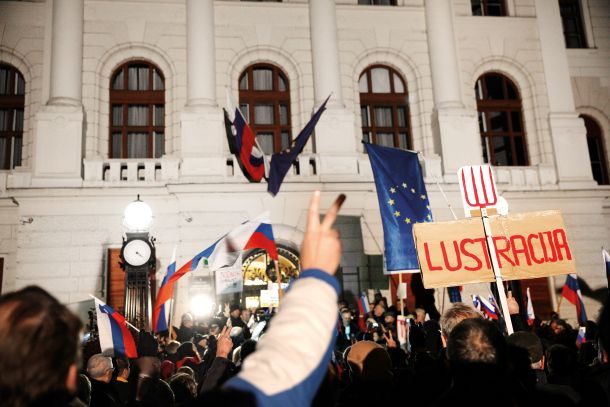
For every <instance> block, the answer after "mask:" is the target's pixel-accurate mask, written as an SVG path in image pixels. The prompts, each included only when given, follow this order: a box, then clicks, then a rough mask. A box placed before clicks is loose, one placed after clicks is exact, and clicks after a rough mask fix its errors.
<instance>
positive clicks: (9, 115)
mask: <svg viewBox="0 0 610 407" xmlns="http://www.w3.org/2000/svg"><path fill="white" fill-rule="evenodd" d="M24 106H25V80H24V79H23V75H21V72H19V71H18V70H17V69H16V68H15V67H13V66H11V65H8V64H3V63H0V170H10V169H13V168H15V167H17V166H20V165H21V149H22V146H23V120H24V117H23V112H24Z"/></svg>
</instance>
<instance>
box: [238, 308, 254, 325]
mask: <svg viewBox="0 0 610 407" xmlns="http://www.w3.org/2000/svg"><path fill="white" fill-rule="evenodd" d="M251 315H252V313H251V312H250V310H249V309H248V308H244V309H243V310H242V311H241V315H240V317H241V320H242V321H244V322H245V323H248V321H250V316H251Z"/></svg>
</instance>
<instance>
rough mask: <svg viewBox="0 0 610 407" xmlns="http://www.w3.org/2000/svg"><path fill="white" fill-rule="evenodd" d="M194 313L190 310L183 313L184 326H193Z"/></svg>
mask: <svg viewBox="0 0 610 407" xmlns="http://www.w3.org/2000/svg"><path fill="white" fill-rule="evenodd" d="M193 321H194V318H193V315H192V314H191V313H190V312H186V313H184V314H182V326H183V327H185V328H192V327H193Z"/></svg>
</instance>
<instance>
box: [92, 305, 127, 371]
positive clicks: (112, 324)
mask: <svg viewBox="0 0 610 407" xmlns="http://www.w3.org/2000/svg"><path fill="white" fill-rule="evenodd" d="M92 297H93V296H92ZM93 299H94V301H95V312H96V314H97V330H98V333H99V338H100V347H101V349H102V352H104V351H106V350H107V349H112V350H113V353H114V356H115V357H118V356H124V357H128V358H131V359H134V358H137V357H138V351H137V350H136V343H135V341H134V339H133V335H132V334H131V331H129V329H128V328H127V321H125V318H124V317H123V316H122V315H121V314H119V313H118V312H116V311H115V310H113V309H112V308H111V307H109V306H108V305H107V304H106V303H104V302H103V301H102V300H100V299H99V298H96V297H93Z"/></svg>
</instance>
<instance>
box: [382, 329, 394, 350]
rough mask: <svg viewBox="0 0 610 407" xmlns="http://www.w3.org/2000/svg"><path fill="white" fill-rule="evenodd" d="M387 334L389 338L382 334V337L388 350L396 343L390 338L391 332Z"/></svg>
mask: <svg viewBox="0 0 610 407" xmlns="http://www.w3.org/2000/svg"><path fill="white" fill-rule="evenodd" d="M388 333H389V334H390V336H388V334H383V337H384V338H385V342H386V343H387V345H388V348H395V347H396V341H395V340H394V338H392V331H388Z"/></svg>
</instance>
